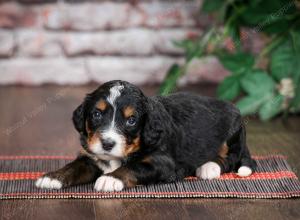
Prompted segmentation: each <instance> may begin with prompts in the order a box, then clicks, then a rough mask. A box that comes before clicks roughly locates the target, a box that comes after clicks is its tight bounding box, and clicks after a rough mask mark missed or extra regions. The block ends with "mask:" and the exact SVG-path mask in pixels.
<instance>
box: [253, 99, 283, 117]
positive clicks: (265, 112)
mask: <svg viewBox="0 0 300 220" xmlns="http://www.w3.org/2000/svg"><path fill="white" fill-rule="evenodd" d="M283 100H284V97H283V96H282V95H277V96H273V97H272V98H270V99H269V100H267V102H266V103H264V104H263V105H262V107H261V108H260V109H259V112H258V114H259V117H260V119H261V120H263V121H267V120H269V119H271V118H273V117H274V116H275V115H277V114H278V113H279V112H281V110H282V103H283Z"/></svg>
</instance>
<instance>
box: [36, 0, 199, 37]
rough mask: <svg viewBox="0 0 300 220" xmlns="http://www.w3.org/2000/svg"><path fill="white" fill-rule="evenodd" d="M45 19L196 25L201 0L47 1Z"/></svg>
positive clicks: (83, 26) (62, 24)
mask: <svg viewBox="0 0 300 220" xmlns="http://www.w3.org/2000/svg"><path fill="white" fill-rule="evenodd" d="M43 10H44V11H45V12H44V13H41V14H47V16H44V17H43V18H44V19H43V20H44V21H43V23H44V25H45V27H47V28H51V29H71V30H85V31H87V30H89V31H90V30H99V29H120V28H128V27H136V26H146V27H153V28H159V27H178V26H186V27H190V26H195V25H196V20H195V18H194V15H195V14H198V10H199V3H198V1H188V2H184V1H179V2H147V3H139V4H137V5H132V4H130V3H126V2H122V3H116V2H101V3H91V2H89V3H82V4H68V3H59V4H57V5H46V6H44V8H43Z"/></svg>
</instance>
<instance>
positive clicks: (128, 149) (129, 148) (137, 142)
mask: <svg viewBox="0 0 300 220" xmlns="http://www.w3.org/2000/svg"><path fill="white" fill-rule="evenodd" d="M140 142H141V140H140V137H139V136H138V137H137V138H135V139H134V140H133V142H132V144H130V145H127V146H126V149H125V156H128V155H129V154H131V153H134V152H136V151H138V150H139V149H140Z"/></svg>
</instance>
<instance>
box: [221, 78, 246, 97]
mask: <svg viewBox="0 0 300 220" xmlns="http://www.w3.org/2000/svg"><path fill="white" fill-rule="evenodd" d="M240 91H241V86H240V82H239V76H235V75H231V76H228V77H226V78H225V79H224V80H223V82H222V83H221V84H220V85H219V87H218V89H217V95H218V97H219V98H220V99H223V100H228V101H230V100H233V99H234V98H236V97H237V96H238V95H239V93H240Z"/></svg>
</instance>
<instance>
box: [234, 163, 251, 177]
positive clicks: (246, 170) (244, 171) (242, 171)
mask: <svg viewBox="0 0 300 220" xmlns="http://www.w3.org/2000/svg"><path fill="white" fill-rule="evenodd" d="M251 174H252V170H251V168H250V167H247V166H241V167H240V168H239V169H238V172H237V175H238V176H240V177H246V176H250V175H251Z"/></svg>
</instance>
